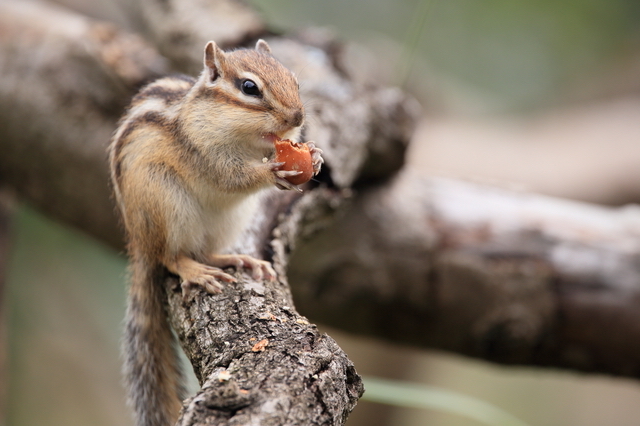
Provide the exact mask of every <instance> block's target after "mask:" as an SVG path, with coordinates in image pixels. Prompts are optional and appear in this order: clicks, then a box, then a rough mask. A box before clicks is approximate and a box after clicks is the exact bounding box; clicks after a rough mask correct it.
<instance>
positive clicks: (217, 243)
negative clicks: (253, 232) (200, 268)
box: [168, 183, 260, 257]
mask: <svg viewBox="0 0 640 426" xmlns="http://www.w3.org/2000/svg"><path fill="white" fill-rule="evenodd" d="M259 199H260V193H256V194H252V195H249V196H247V195H246V194H242V195H240V194H229V193H224V192H222V191H219V190H218V189H216V188H212V187H211V186H209V185H206V183H202V187H201V188H198V189H197V190H196V191H194V192H193V200H192V202H191V203H190V204H191V205H190V207H189V208H190V212H189V213H186V214H183V215H182V216H183V217H184V219H183V220H182V221H178V222H184V223H182V224H179V225H178V226H172V228H173V232H172V235H170V236H169V241H168V245H169V246H173V247H174V250H176V251H181V252H186V253H192V254H193V255H195V256H196V257H201V256H206V255H208V254H211V253H222V252H224V251H226V250H227V249H229V248H230V247H231V246H232V245H233V244H234V243H235V241H236V240H237V239H238V237H240V235H241V234H242V232H243V231H244V230H245V229H246V228H247V226H248V224H249V223H250V221H251V219H252V218H253V217H255V214H256V211H257V209H258V207H259ZM174 225H175V223H174Z"/></svg>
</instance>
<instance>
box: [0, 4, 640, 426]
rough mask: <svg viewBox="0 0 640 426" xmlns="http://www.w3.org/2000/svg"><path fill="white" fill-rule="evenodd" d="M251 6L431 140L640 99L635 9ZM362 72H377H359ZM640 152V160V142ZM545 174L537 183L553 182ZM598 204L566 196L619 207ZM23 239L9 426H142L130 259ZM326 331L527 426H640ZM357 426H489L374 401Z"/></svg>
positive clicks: (427, 356)
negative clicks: (333, 52)
mask: <svg viewBox="0 0 640 426" xmlns="http://www.w3.org/2000/svg"><path fill="white" fill-rule="evenodd" d="M59 3H63V4H66V5H69V6H71V7H77V8H80V9H82V7H80V6H79V5H80V4H85V6H83V7H85V8H86V3H87V2H86V1H84V2H83V1H81V0H76V1H73V0H69V1H62V0H61V1H59ZM95 3H96V4H98V2H95ZM253 3H254V4H255V5H256V6H257V7H259V8H260V10H261V11H262V12H263V13H264V15H265V16H266V19H267V21H268V22H270V23H271V24H272V25H273V26H274V27H275V28H279V29H281V30H283V31H286V32H289V31H295V30H297V29H299V28H304V27H307V26H309V25H317V26H324V27H328V28H330V29H331V30H332V31H333V32H334V33H335V34H337V35H338V36H339V37H340V38H343V39H345V40H350V41H352V42H355V44H350V45H349V46H348V48H347V52H348V53H349V55H348V56H349V58H351V60H352V62H353V63H352V64H350V67H352V68H353V69H354V72H356V73H361V74H362V75H363V78H368V79H371V80H376V81H383V82H387V83H389V84H398V85H402V86H403V87H404V88H405V89H406V90H407V91H409V92H410V93H413V94H414V95H415V96H416V97H418V98H419V99H420V101H421V102H422V104H423V106H424V108H425V123H426V124H425V125H424V126H425V127H427V128H428V126H429V123H430V122H433V121H431V120H435V121H437V119H439V118H441V117H458V118H459V117H464V118H467V117H474V120H480V121H481V122H482V123H486V122H489V123H491V122H492V120H495V117H507V116H508V117H513V116H518V117H519V119H527V117H531V116H536V117H537V116H539V115H540V114H546V111H555V110H556V109H557V108H573V107H580V106H581V105H585V104H589V105H591V104H598V103H601V102H608V101H609V100H611V99H618V98H620V97H624V98H625V99H626V98H629V97H631V98H634V99H635V98H637V97H638V96H639V95H640V2H638V1H637V0H627V1H623V0H614V1H604V0H581V1H579V0H559V1H550V0H535V1H521V0H499V1H481V0H475V1H473V0H449V1H431V2H426V3H423V2H416V1H408V0H403V1H382V0H378V1H364V0H352V1H349V2H347V1H338V0H325V1H322V2H321V1H311V0H303V1H295V2H294V1H284V0H276V1H268V0H254V1H253ZM98 7H106V6H98ZM108 9H109V10H116V9H117V8H116V7H115V6H113V5H112V6H109V7H108ZM363 64H364V65H365V68H366V69H367V70H368V71H367V72H366V73H365V72H363V71H362V70H361V69H360V66H361V65H363ZM299 72H300V73H303V72H304V70H300V71H299ZM478 117H480V118H478ZM523 117H524V118H523ZM456 123H458V122H457V121H455V120H454V121H453V124H452V126H454V127H455V126H457V124H456ZM633 137H636V139H632V140H635V141H637V142H638V143H637V145H640V134H636V135H634V136H633ZM505 143H510V144H518V143H523V142H518V141H506V142H505ZM567 143H569V141H567ZM415 144H416V146H417V147H418V148H419V149H413V150H412V151H411V153H410V155H412V158H410V162H411V163H412V164H414V165H416V166H419V165H421V164H424V162H426V161H427V159H426V158H422V157H420V155H426V154H425V153H426V152H431V151H428V150H427V151H424V150H421V149H420V147H422V146H426V145H428V144H429V141H425V140H423V139H420V138H419V137H417V138H416V141H415ZM421 144H422V145H421ZM452 155H454V154H452ZM569 158H573V156H570V157H569ZM455 160H456V158H455V155H454V158H453V160H452V161H455ZM535 170H538V169H536V168H534V171H535ZM543 170H544V169H543V168H540V171H539V173H540V174H542V173H547V171H543ZM636 170H637V169H636ZM635 178H636V180H637V176H636V177H635ZM534 180H535V178H532V181H534ZM533 186H534V188H535V185H533ZM552 189H553V186H552ZM594 191H595V189H593V190H591V189H590V188H587V190H586V192H570V191H568V192H566V193H559V194H556V195H562V196H568V197H572V198H577V199H589V200H590V201H598V200H609V199H608V198H607V197H606V194H594ZM548 192H553V191H552V190H550V191H548ZM582 194H587V195H582ZM617 200H618V201H617V202H620V203H622V202H633V201H635V202H638V201H640V199H635V198H633V197H627V198H619V199H617ZM14 225H15V226H14V245H13V247H12V250H11V256H10V264H9V275H8V283H7V299H6V300H7V311H8V323H9V343H10V346H9V347H10V353H9V356H10V361H9V362H10V364H9V406H8V422H7V424H8V425H14V426H22V425H43V426H53V425H130V424H131V422H130V420H129V414H128V412H127V410H126V409H125V407H124V402H123V401H124V398H123V396H122V390H121V386H120V380H121V379H120V373H119V355H118V353H119V350H118V346H119V335H120V328H121V321H122V317H123V312H124V288H125V287H124V282H125V278H126V260H125V258H124V256H123V255H122V254H121V253H120V254H119V253H114V252H113V251H111V250H110V249H108V248H106V247H104V246H102V245H100V244H99V243H97V242H95V241H93V240H91V239H90V238H88V237H86V236H84V235H82V234H80V233H78V232H77V231H75V230H73V229H69V228H67V227H65V226H61V225H59V224H56V223H54V222H52V221H50V220H49V219H47V218H44V217H42V216H40V215H39V214H38V213H36V212H34V211H33V210H30V209H29V208H28V207H26V206H22V207H21V208H19V210H18V214H17V215H16V218H15V223H14ZM303 314H304V312H303ZM328 332H329V333H330V334H331V335H332V336H333V337H334V338H336V339H337V340H338V342H339V343H340V344H341V346H342V347H343V348H344V349H345V350H346V351H347V353H348V354H349V355H350V356H351V358H352V359H353V361H354V362H355V364H356V366H357V368H358V371H359V372H360V373H361V374H366V375H369V376H380V377H390V378H397V379H404V380H411V381H412V382H423V383H428V384H432V385H438V386H442V387H444V388H446V389H451V390H456V391H459V392H462V393H464V394H467V395H471V396H474V397H477V398H479V399H482V400H484V401H487V402H490V403H492V404H495V405H496V406H498V407H501V408H503V409H505V410H506V411H508V412H510V413H511V414H513V415H515V416H517V417H518V418H520V419H522V420H523V421H526V422H527V423H528V424H530V425H545V426H547V425H548V426H566V425H581V426H583V425H584V426H596V425H604V424H607V425H637V424H640V420H639V419H640V386H639V385H638V383H637V382H635V381H630V380H624V379H613V378H608V377H599V376H584V375H578V374H574V373H568V372H562V371H549V370H539V369H520V368H505V367H499V366H494V365H489V364H487V363H483V362H478V361H474V360H470V359H464V358H461V357H458V356H453V355H448V354H442V353H433V352H424V351H417V350H415V349H410V348H404V347H398V346H392V345H388V344H385V343H381V342H374V341H371V340H365V339H361V338H358V337H355V336H347V335H344V334H342V333H339V332H337V331H334V330H328ZM34 407H38V408H37V409H34ZM348 424H349V425H350V426H358V425H370V426H383V425H397V426H418V425H437V426H445V425H447V426H463V425H464V426H471V425H478V424H480V423H478V422H475V421H473V420H470V419H467V418H464V417H460V416H455V415H451V414H443V413H438V412H434V411H424V410H416V409H404V408H393V407H387V406H384V405H379V404H373V403H367V402H363V403H360V404H359V405H358V407H357V408H356V411H355V412H354V414H353V415H352V417H351V418H350V420H349V423H348Z"/></svg>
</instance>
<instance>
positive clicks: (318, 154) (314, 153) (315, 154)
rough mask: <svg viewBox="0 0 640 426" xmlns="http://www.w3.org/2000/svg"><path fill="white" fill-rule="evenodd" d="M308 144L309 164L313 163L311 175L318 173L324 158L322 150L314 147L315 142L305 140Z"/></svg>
mask: <svg viewBox="0 0 640 426" xmlns="http://www.w3.org/2000/svg"><path fill="white" fill-rule="evenodd" d="M307 145H308V146H309V152H310V153H311V164H313V175H314V176H315V175H317V174H318V173H320V169H321V168H322V165H323V164H324V158H322V150H321V149H320V148H318V147H316V144H315V142H313V141H309V142H307Z"/></svg>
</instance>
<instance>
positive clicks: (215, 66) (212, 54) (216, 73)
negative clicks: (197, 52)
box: [204, 41, 224, 81]
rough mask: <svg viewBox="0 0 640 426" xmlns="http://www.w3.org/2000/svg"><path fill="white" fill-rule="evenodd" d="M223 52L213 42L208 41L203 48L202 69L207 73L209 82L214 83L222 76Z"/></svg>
mask: <svg viewBox="0 0 640 426" xmlns="http://www.w3.org/2000/svg"><path fill="white" fill-rule="evenodd" d="M223 65H224V52H223V51H222V49H220V48H219V47H218V45H217V44H216V43H215V41H210V42H209V43H207V45H206V46H205V48H204V68H205V71H206V72H208V73H209V81H214V80H216V79H217V78H218V77H220V75H221V74H222V69H223Z"/></svg>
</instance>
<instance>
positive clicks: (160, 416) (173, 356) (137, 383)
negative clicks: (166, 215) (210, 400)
mask: <svg viewBox="0 0 640 426" xmlns="http://www.w3.org/2000/svg"><path fill="white" fill-rule="evenodd" d="M136 257H137V256H135V254H132V256H131V275H132V276H131V286H130V287H129V295H128V306H127V314H126V318H125V331H124V340H123V349H124V351H123V352H124V374H125V379H126V384H127V388H128V393H129V394H128V397H129V404H130V405H131V406H132V407H133V410H134V414H135V417H136V425H137V426H172V425H174V424H175V423H176V420H177V419H178V413H179V411H180V408H181V406H182V399H183V396H184V388H183V383H184V382H183V376H182V371H181V368H180V362H179V358H178V354H177V352H176V350H177V344H176V341H175V337H174V335H173V333H172V332H171V327H170V325H169V320H168V318H167V298H166V292H165V289H164V283H163V278H164V273H163V271H164V269H163V267H162V266H161V265H157V266H149V265H148V264H147V262H144V261H143V260H141V259H139V258H136Z"/></svg>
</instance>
